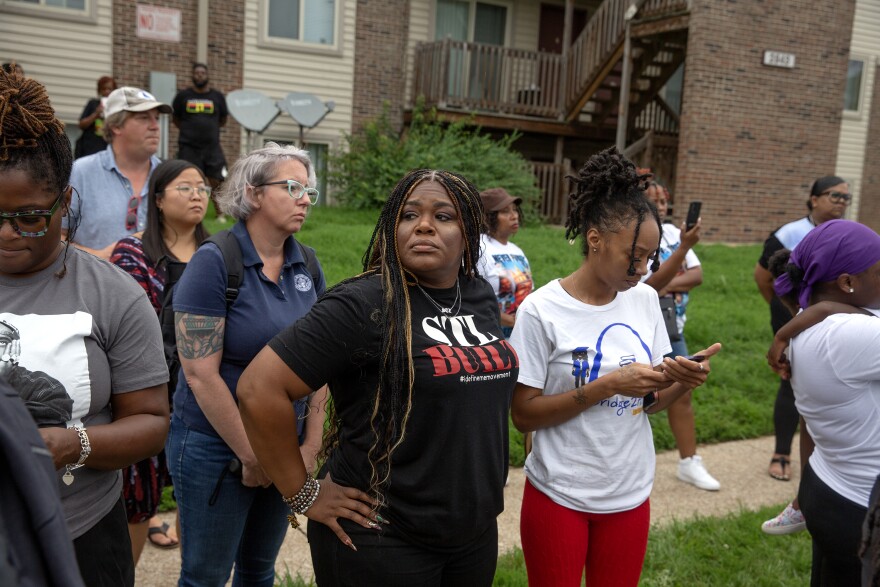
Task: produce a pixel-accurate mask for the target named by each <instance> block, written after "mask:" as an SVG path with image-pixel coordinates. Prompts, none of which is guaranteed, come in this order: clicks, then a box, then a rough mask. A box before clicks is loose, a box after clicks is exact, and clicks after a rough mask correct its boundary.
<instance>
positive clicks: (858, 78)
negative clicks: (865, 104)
mask: <svg viewBox="0 0 880 587" xmlns="http://www.w3.org/2000/svg"><path fill="white" fill-rule="evenodd" d="M864 73H865V62H864V61H863V60H861V59H850V60H849V67H848V68H847V70H846V92H845V93H844V95H843V109H844V111H846V112H851V113H858V112H859V110H861V107H862V105H861V102H862V79H863V78H864Z"/></svg>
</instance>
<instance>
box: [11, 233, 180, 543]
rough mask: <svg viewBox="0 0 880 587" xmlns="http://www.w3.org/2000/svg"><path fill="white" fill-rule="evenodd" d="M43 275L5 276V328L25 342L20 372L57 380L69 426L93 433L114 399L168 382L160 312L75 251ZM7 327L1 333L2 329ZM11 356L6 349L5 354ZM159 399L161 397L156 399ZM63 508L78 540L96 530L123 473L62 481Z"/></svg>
mask: <svg viewBox="0 0 880 587" xmlns="http://www.w3.org/2000/svg"><path fill="white" fill-rule="evenodd" d="M63 262H64V252H63V251H62V253H61V254H60V255H59V256H58V259H57V260H56V261H55V262H54V263H53V264H52V265H51V266H50V267H47V268H46V269H44V270H42V271H40V272H39V273H36V274H33V275H28V276H24V277H10V276H5V275H0V320H3V321H4V322H6V323H8V324H10V325H12V326H13V327H14V328H15V329H17V331H18V336H19V338H20V345H21V350H20V355H19V365H20V366H21V367H23V368H25V369H28V370H30V371H35V372H36V371H41V372H43V373H46V374H48V375H49V376H51V377H52V378H54V379H57V380H58V381H59V382H61V384H62V385H63V387H64V389H65V391H66V392H67V395H68V396H69V397H70V399H71V400H73V409H72V417H71V419H70V420H69V421H68V422H67V426H68V427H71V426H75V425H78V424H83V425H85V426H86V427H87V428H88V427H91V426H97V425H100V424H107V423H108V422H110V421H111V419H112V413H111V407H110V399H111V395H112V394H117V393H126V392H129V391H137V390H140V389H145V388H148V387H152V386H155V385H159V384H162V383H165V382H167V381H168V368H167V367H166V365H165V357H164V354H163V351H162V335H161V333H160V331H159V322H158V320H156V312H155V310H153V307H152V306H151V305H150V302H149V301H148V300H147V296H146V294H145V293H144V290H143V289H141V287H140V286H139V285H138V284H137V282H135V281H134V280H133V279H132V278H131V277H130V276H129V275H127V274H126V273H125V272H124V271H122V270H121V269H119V268H118V267H116V266H114V265H111V264H110V263H108V262H106V261H102V260H100V259H98V258H97V257H94V256H92V255H90V254H88V253H85V252H83V251H81V250H79V249H76V248H73V247H71V248H70V250H69V251H68V254H67V261H66V264H67V273H66V274H65V275H64V277H57V276H56V273H58V272H59V270H60V269H61V268H62V263H63ZM0 326H2V325H0ZM5 352H6V349H5V348H4V349H3V353H5ZM157 393H159V392H157ZM63 473H64V468H63V467H62V468H61V469H60V470H59V471H58V472H57V474H58V484H59V487H60V488H61V502H62V505H63V506H64V515H65V518H66V519H67V525H68V528H69V530H70V534H71V536H72V537H73V538H77V537H78V536H81V535H82V534H84V533H85V532H86V531H87V530H89V529H90V528H91V527H92V526H94V525H95V524H96V523H97V522H98V521H99V520H100V519H101V518H103V517H104V516H105V515H107V513H108V512H109V511H110V510H111V509H112V508H113V506H114V505H115V504H116V502H117V501H118V500H119V497H120V495H121V492H122V480H121V477H120V473H119V471H100V470H97V469H92V468H90V467H89V466H88V461H86V466H84V467H81V468H79V469H77V470H75V471H74V472H73V474H74V482H73V483H72V484H71V485H69V486H68V485H65V484H64V483H62V481H61V475H62V474H63Z"/></svg>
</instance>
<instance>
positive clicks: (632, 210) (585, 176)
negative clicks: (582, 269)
mask: <svg viewBox="0 0 880 587" xmlns="http://www.w3.org/2000/svg"><path fill="white" fill-rule="evenodd" d="M649 177H650V174H641V175H640V174H639V173H638V172H637V171H636V166H635V165H634V164H633V162H632V161H630V160H629V159H627V158H626V157H624V156H623V155H621V154H620V152H619V151H618V150H617V148H615V147H611V148H610V149H605V150H604V151H602V152H600V153H597V154H595V155H593V156H592V157H590V158H589V159H588V160H587V162H586V163H584V166H583V167H581V169H580V170H579V171H578V173H577V176H575V177H571V176H569V179H571V180H572V182H573V183H574V187H575V189H574V192H572V193H571V194H570V195H569V211H568V220H567V221H566V222H565V238H567V239H569V241H570V242H572V243H573V242H574V240H575V239H576V238H577V237H578V236H580V237H582V238H583V248H582V252H583V255H584V257H585V258H586V257H587V256H588V255H589V254H590V245H589V243H588V242H587V238H586V235H587V231H588V230H590V229H591V228H595V229H596V230H598V231H599V232H603V233H605V232H618V231H620V230H621V229H622V228H623V227H624V226H626V225H627V224H629V223H630V222H632V221H633V220H635V227H636V230H635V235H634V236H633V243H632V251H631V253H630V263H629V269H628V270H627V274H628V275H631V276H632V275H635V274H636V267H635V261H634V259H635V256H636V255H635V252H636V242H637V241H638V240H639V231H640V230H641V227H642V222H644V221H645V219H646V218H649V217H652V218H653V219H654V220H655V221H656V222H657V227H658V228H660V234H661V236H662V234H663V229H662V227H661V226H660V216H659V214H658V213H657V207H656V206H655V205H654V204H653V202H651V201H650V200H648V198H647V197H646V196H645V189H646V188H647V180H648V178H649ZM659 249H660V241H659V240H658V242H657V252H656V253H654V257H653V259H652V263H651V271H657V269H659V268H660V260H659Z"/></svg>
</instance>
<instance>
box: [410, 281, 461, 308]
mask: <svg viewBox="0 0 880 587" xmlns="http://www.w3.org/2000/svg"><path fill="white" fill-rule="evenodd" d="M416 287H417V288H419V291H420V292H422V294H423V295H424V296H425V297H426V298H428V301H429V302H431V304H432V305H433V306H434V307H435V308H437V311H438V312H440V315H441V316H458V312H459V310H461V284H460V283H459V281H458V279H456V280H455V299H454V300H452V305H451V306H449V307H448V308H444V307H443V306H441V305H440V304H439V303H438V302H437V300H435V299H434V298H432V297H431V296H430V294H428V292H426V291H425V290H424V289H422V286H421V285H419V284H418V283H416ZM456 305H457V306H458V307H457V308H456Z"/></svg>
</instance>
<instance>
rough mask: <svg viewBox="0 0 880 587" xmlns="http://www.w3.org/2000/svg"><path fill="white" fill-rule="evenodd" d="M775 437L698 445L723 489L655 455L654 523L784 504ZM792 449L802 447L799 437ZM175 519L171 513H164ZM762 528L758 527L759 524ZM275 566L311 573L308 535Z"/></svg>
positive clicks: (146, 583) (162, 561) (159, 567)
mask: <svg viewBox="0 0 880 587" xmlns="http://www.w3.org/2000/svg"><path fill="white" fill-rule="evenodd" d="M773 445H774V440H773V438H771V437H763V438H755V439H750V440H741V441H736V442H725V443H722V444H715V445H710V446H703V447H700V449H699V453H700V454H701V455H702V456H703V460H704V462H705V464H706V466H707V468H708V469H709V471H710V472H711V473H712V475H713V476H714V477H715V478H716V479H718V480H719V481H720V482H721V491H717V492H709V491H701V490H699V489H696V488H695V487H693V486H691V485H687V484H685V483H682V482H680V481H678V479H676V477H675V473H676V465H677V463H678V454H677V453H676V452H674V451H673V452H665V453H659V454H658V455H657V476H656V480H655V483H654V491H653V493H652V494H651V521H652V523H653V524H655V525H662V524H664V523H667V522H669V521H671V520H674V519H678V520H684V519H688V518H691V517H694V516H720V515H724V514H727V513H729V512H736V511H740V510H742V509H745V510H755V509H759V508H761V507H764V506H767V505H778V504H784V503H786V502H787V501H788V500H790V499H791V498H792V497H794V494H795V492H796V491H797V482H798V479H799V466H800V463H799V462H797V461H796V462H795V463H794V466H793V467H792V480H791V481H790V482H787V483H786V482H781V481H776V480H774V479H772V478H771V477H770V476H769V475H768V474H767V465H768V463H769V461H770V456H771V453H772V452H773ZM792 446H794V447H797V446H798V440H797V438H795V441H794V443H793V445H792ZM524 479H525V478H524V475H523V471H522V469H511V470H510V479H509V482H508V484H507V487H506V488H505V490H504V500H505V511H504V513H502V514H501V516H499V518H498V530H499V532H498V534H499V541H498V549H499V552H500V553H504V552H507V551H508V550H510V549H511V548H513V547H514V546H519V545H520V540H519V510H520V504H521V502H522V491H523V482H524ZM162 516H163V518H164V519H165V520H166V521H167V522H168V523H173V520H174V515H173V514H162ZM755 531H756V532H760V528H755ZM179 569H180V550H179V549H176V550H160V549H158V548H154V547H151V546H150V545H149V544H148V545H147V546H146V547H145V548H144V554H143V556H142V558H141V561H140V563H139V564H138V568H137V585H138V587H165V586H168V585H174V584H176V580H177V574H178V571H179ZM276 569H277V571H278V572H279V573H281V574H283V573H284V572H285V570H289V571H290V574H291V575H294V576H295V575H296V574H297V573H299V574H300V575H302V576H303V577H312V574H313V571H312V563H311V559H310V557H309V549H308V544H307V543H306V539H305V536H304V535H302V534H300V533H299V532H293V531H290V532H288V533H287V538H286V539H285V541H284V545H283V546H282V548H281V553H280V555H279V557H278V562H277V563H276Z"/></svg>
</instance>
